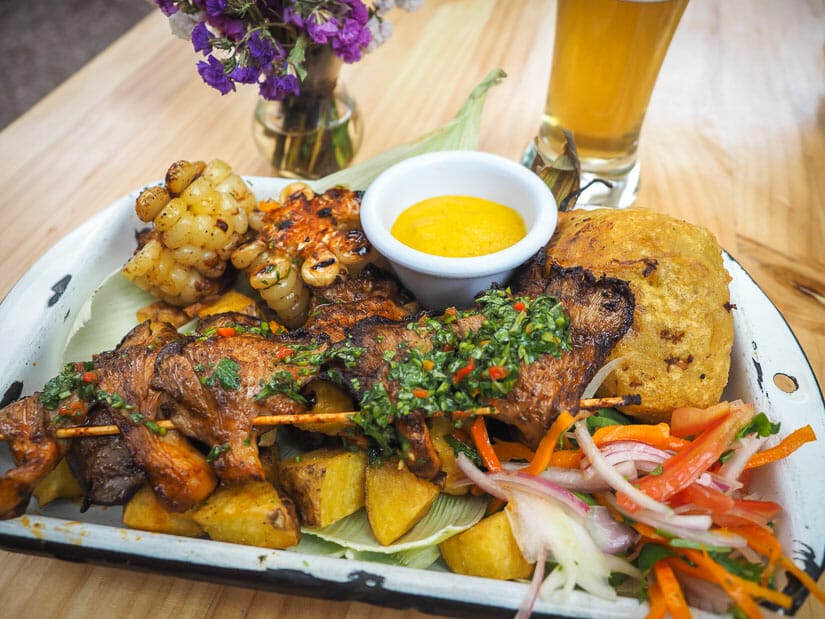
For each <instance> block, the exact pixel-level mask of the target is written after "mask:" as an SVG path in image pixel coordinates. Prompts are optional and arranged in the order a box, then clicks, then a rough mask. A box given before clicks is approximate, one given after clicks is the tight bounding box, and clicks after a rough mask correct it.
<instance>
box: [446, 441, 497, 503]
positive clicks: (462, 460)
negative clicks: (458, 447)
mask: <svg viewBox="0 0 825 619" xmlns="http://www.w3.org/2000/svg"><path fill="white" fill-rule="evenodd" d="M455 461H456V464H458V468H460V469H461V472H462V473H464V474H465V475H466V476H467V477H468V478H469V479H470V481H472V482H473V483H474V484H475V485H476V486H478V487H479V488H481V489H482V490H484V492H486V493H487V494H489V495H491V496H494V497H496V498H497V499H502V500H504V501H506V500H507V493H506V492H504V490H503V489H502V488H501V487H500V486H499V485H498V484H496V483H494V482H493V481H491V480H490V479H489V477H488V476H487V475H486V474H485V473H484V472H483V471H482V470H480V469H479V468H477V467H476V465H475V464H473V463H472V462H470V459H469V458H468V457H467V456H465V455H464V454H463V453H462V454H458V457H457V458H456V459H455Z"/></svg>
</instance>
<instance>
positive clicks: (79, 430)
mask: <svg viewBox="0 0 825 619" xmlns="http://www.w3.org/2000/svg"><path fill="white" fill-rule="evenodd" d="M638 400H639V398H638V396H616V397H612V398H588V399H584V400H580V401H579V408H580V409H583V410H595V409H598V408H610V407H613V406H627V405H629V404H638ZM493 413H494V411H493V409H492V408H490V407H482V408H477V409H475V410H473V411H472V412H468V413H467V416H470V415H471V414H472V415H492V414H493ZM355 414H357V411H341V412H337V413H298V414H295V415H263V416H260V417H255V419H253V420H252V425H253V426H256V427H261V426H283V425H304V424H318V423H340V422H348V421H350V418H351V417H352V415H355ZM154 423H155V424H156V426H155V427H157V428H163V429H165V430H174V429H175V424H174V422H172V420H171V419H160V420H158V421H156V422H154ZM115 434H120V430H119V429H118V427H117V426H116V425H105V426H77V427H75V428H58V429H57V430H55V436H56V437H57V438H81V437H93V436H113V435H115ZM4 440H6V437H5V436H3V435H2V434H0V441H4Z"/></svg>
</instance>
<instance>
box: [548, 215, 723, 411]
mask: <svg viewBox="0 0 825 619" xmlns="http://www.w3.org/2000/svg"><path fill="white" fill-rule="evenodd" d="M547 255H548V258H549V259H550V260H548V265H549V263H551V262H557V263H559V264H561V265H563V266H572V265H580V266H583V267H585V268H587V269H590V270H591V271H592V272H593V273H594V275H596V276H599V275H602V274H605V275H609V276H611V277H616V278H619V279H624V280H626V281H627V282H629V284H630V288H631V290H632V291H633V293H634V295H635V297H636V312H635V315H634V319H633V326H632V327H631V328H630V331H628V332H627V334H626V335H625V336H624V338H622V340H621V341H620V342H619V343H618V345H617V346H616V347H615V348H614V349H613V352H612V353H611V355H610V359H615V358H618V357H622V358H623V359H624V363H621V364H620V366H619V367H618V368H617V369H616V370H615V371H614V372H613V373H612V374H611V375H610V376H609V377H608V378H607V380H606V381H605V382H604V383H603V384H602V387H601V392H603V393H604V394H610V395H625V394H634V393H638V394H640V395H641V397H642V404H641V405H638V406H631V407H629V408H627V409H625V412H627V413H629V414H631V415H634V416H636V417H639V418H642V419H645V420H650V421H659V420H667V419H669V417H670V412H671V411H672V410H673V409H674V408H675V407H677V406H687V405H690V406H697V407H706V406H709V405H711V404H714V403H716V402H718V401H719V398H720V397H721V395H722V390H723V389H724V387H725V385H726V384H727V381H728V370H729V368H730V351H731V346H732V344H733V318H732V316H731V307H730V303H729V301H730V296H729V291H728V282H729V281H730V276H729V275H728V273H727V271H725V269H724V267H723V266H722V252H721V248H720V246H719V244H718V243H717V241H716V239H715V238H714V236H713V235H712V234H711V233H710V232H709V231H708V230H706V229H704V228H701V227H699V226H695V225H692V224H689V223H686V222H684V221H680V220H678V219H674V218H673V217H670V216H669V215H664V214H662V213H657V212H654V211H651V210H648V209H643V208H630V209H598V210H592V211H584V210H576V211H572V212H567V213H559V223H558V226H557V228H556V232H555V234H554V236H553V238H552V239H551V241H550V243H549V244H548V246H547ZM548 268H549V266H548Z"/></svg>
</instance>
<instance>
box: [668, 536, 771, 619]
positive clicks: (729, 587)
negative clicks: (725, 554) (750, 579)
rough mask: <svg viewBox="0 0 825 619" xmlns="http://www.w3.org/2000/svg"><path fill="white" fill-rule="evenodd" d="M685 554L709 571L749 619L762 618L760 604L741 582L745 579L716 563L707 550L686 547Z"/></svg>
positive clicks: (702, 568) (701, 568)
mask: <svg viewBox="0 0 825 619" xmlns="http://www.w3.org/2000/svg"><path fill="white" fill-rule="evenodd" d="M684 554H685V556H686V557H687V558H688V559H690V560H691V561H692V562H693V563H694V564H696V566H697V567H699V568H700V570H703V571H705V572H707V574H708V576H709V577H710V578H712V579H713V580H714V582H716V583H717V584H718V585H720V586H721V587H722V588H723V589H724V590H725V593H727V594H728V595H729V596H730V597H731V599H732V600H733V601H734V602H735V603H736V605H737V606H739V609H740V610H741V611H742V612H743V613H744V614H745V616H746V617H748V619H761V617H762V611H760V610H759V606H758V605H757V604H756V602H754V601H753V598H752V597H751V596H750V595H749V594H748V592H747V590H746V589H745V587H743V586H742V583H741V582H740V581H742V580H744V579H741V578H737V577H736V576H734V575H733V574H731V573H730V572H728V571H727V570H726V569H725V568H724V567H722V566H721V565H719V564H718V563H716V561H714V560H713V559H711V558H710V556H709V555H708V554H707V551H702V552H699V551H698V550H691V549H687V548H686V549H684Z"/></svg>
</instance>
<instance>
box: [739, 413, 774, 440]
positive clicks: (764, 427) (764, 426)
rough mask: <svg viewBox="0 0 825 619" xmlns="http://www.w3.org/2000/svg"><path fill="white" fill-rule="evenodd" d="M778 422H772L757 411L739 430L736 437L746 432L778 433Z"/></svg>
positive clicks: (761, 434)
mask: <svg viewBox="0 0 825 619" xmlns="http://www.w3.org/2000/svg"><path fill="white" fill-rule="evenodd" d="M779 426H780V424H779V423H772V422H771V420H770V419H768V416H767V415H766V414H765V413H759V414H758V415H756V417H754V418H753V419H752V420H751V422H750V423H749V424H748V425H746V426H745V427H744V428H742V429H741V430H740V431H739V434H737V435H736V438H742V437H743V436H747V435H748V434H756V435H757V436H762V437H764V436H770V435H771V434H778V433H779Z"/></svg>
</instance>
